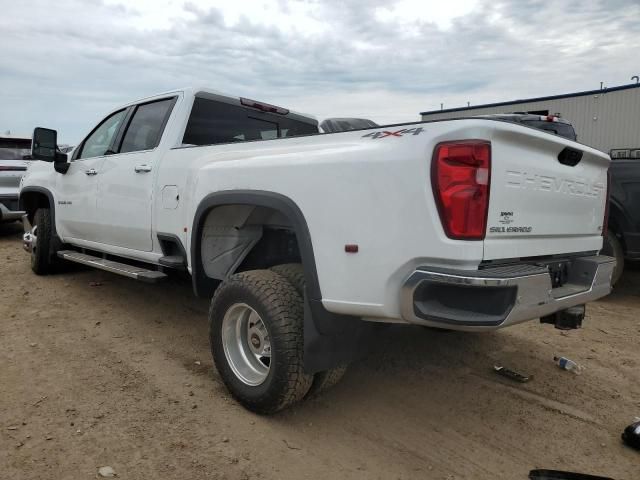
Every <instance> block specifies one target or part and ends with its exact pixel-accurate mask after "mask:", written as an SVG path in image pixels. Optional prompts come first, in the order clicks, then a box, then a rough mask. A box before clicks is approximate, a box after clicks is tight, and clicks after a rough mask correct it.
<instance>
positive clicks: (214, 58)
mask: <svg viewBox="0 0 640 480" xmlns="http://www.w3.org/2000/svg"><path fill="white" fill-rule="evenodd" d="M2 8H3V14H2V16H0V30H1V31H2V32H3V41H2V42H0V59H1V61H0V130H1V131H4V130H7V129H9V130H12V131H13V132H16V133H18V132H25V133H28V132H29V131H31V129H32V128H33V127H34V126H36V125H46V126H52V127H55V128H57V129H58V130H59V131H60V133H61V137H62V139H63V140H64V141H66V142H71V143H76V142H78V141H79V140H80V139H81V138H82V136H83V135H84V133H86V131H87V130H89V129H90V128H91V127H92V126H93V125H94V124H95V122H97V121H98V120H99V119H100V118H101V117H102V116H103V115H104V114H105V113H106V112H107V111H109V110H111V109H112V108H114V107H115V106H117V105H118V104H121V103H125V102H128V101H130V100H133V99H136V98H139V97H143V96H146V95H150V94H154V93H158V92H161V91H164V90H170V89H172V88H176V87H180V86H185V85H191V84H197V85H208V86H211V87H212V88H215V89H217V90H220V91H224V92H228V93H230V94H234V95H239V96H240V95H241V96H247V97H250V98H259V99H262V100H264V101H267V102H270V103H275V104H282V105H284V106H286V107H289V108H292V109H295V110H298V111H303V112H309V113H313V114H315V115H316V116H318V117H319V118H325V117H328V116H365V117H369V118H372V119H374V120H376V121H378V122H382V123H391V122H399V121H412V120H416V119H418V112H420V111H423V110H430V109H436V108H439V106H440V103H441V102H442V103H444V104H445V107H453V106H460V105H466V102H467V101H470V102H472V103H474V104H478V103H484V102H488V101H501V100H510V99H515V98H523V97H528V96H536V95H549V94H556V93H566V92H570V91H577V90H583V89H592V88H597V87H598V86H599V82H600V81H604V82H605V83H606V84H607V85H614V84H622V83H627V82H628V81H629V79H630V77H631V76H632V75H636V74H639V73H640V72H639V71H637V68H638V67H637V62H635V59H636V57H637V48H638V45H637V41H635V40H634V38H636V37H637V34H638V32H639V31H640V22H639V21H638V20H640V5H639V4H638V3H637V1H634V0H629V1H623V0H613V1H611V0H610V1H587V0H585V1H574V0H566V1H563V2H549V1H548V0H547V1H538V0H523V1H512V2H507V1H495V0H493V1H489V0H449V1H448V2H446V3H444V2H420V1H417V0H399V1H396V2H393V1H391V2H390V1H388V0H385V1H382V0H371V1H369V0H350V1H349V0H343V1H337V0H336V1H329V0H325V1H286V0H278V1H273V0H272V1H268V2H267V1H261V0H256V1H252V2H243V1H237V2H228V1H226V0H225V1H224V2H223V1H220V0H191V1H187V2H181V1H176V0H169V1H167V2H158V1H154V0H135V1H126V2H125V1H124V0H106V1H104V2H101V1H98V0H91V1H89V2H87V1H82V0H59V1H58V2H56V5H55V7H52V6H51V4H50V2H45V1H44V0H41V1H23V2H18V1H13V2H10V1H9V0H4V1H3V5H2ZM634 62H635V63H634ZM634 68H636V70H633V69H634Z"/></svg>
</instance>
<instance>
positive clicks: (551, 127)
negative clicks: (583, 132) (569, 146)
mask: <svg viewBox="0 0 640 480" xmlns="http://www.w3.org/2000/svg"><path fill="white" fill-rule="evenodd" d="M522 123H523V124H524V125H527V126H529V127H533V128H538V129H540V130H545V131H547V132H550V133H553V134H555V135H559V136H561V137H564V138H568V139H569V140H576V138H577V137H576V131H575V130H574V129H573V126H572V125H568V124H566V123H560V122H544V121H542V120H525V121H523V122H522Z"/></svg>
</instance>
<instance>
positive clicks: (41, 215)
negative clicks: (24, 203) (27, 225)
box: [29, 208, 55, 275]
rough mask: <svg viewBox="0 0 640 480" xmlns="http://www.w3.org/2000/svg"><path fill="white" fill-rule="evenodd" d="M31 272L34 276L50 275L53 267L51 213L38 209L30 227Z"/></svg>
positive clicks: (45, 209) (44, 209)
mask: <svg viewBox="0 0 640 480" xmlns="http://www.w3.org/2000/svg"><path fill="white" fill-rule="evenodd" d="M29 233H30V234H31V270H33V272H34V273H35V274H36V275H46V274H48V273H51V271H52V270H53V268H54V265H55V263H54V262H55V259H54V258H53V256H52V255H54V254H55V252H52V251H51V250H52V242H53V223H52V219H51V211H50V210H49V209H48V208H39V209H38V210H36V213H35V214H34V216H33V225H32V226H31V231H30V232H29Z"/></svg>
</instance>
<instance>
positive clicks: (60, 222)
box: [55, 109, 127, 241]
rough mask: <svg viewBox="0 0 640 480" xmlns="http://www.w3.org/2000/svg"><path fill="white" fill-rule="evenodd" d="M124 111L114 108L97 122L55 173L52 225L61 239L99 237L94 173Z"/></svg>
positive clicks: (110, 148) (109, 147) (111, 145)
mask: <svg viewBox="0 0 640 480" xmlns="http://www.w3.org/2000/svg"><path fill="white" fill-rule="evenodd" d="M126 114H127V109H122V110H118V111H117V112H115V113H112V114H110V115H109V116H108V117H107V118H105V119H104V120H103V121H102V122H100V123H99V124H98V125H97V126H96V127H95V128H94V129H93V130H92V131H91V133H90V134H89V135H88V136H87V137H86V138H85V139H84V140H83V141H82V142H81V143H80V145H79V146H78V148H76V150H75V151H74V153H73V157H72V161H71V163H70V164H69V170H68V171H67V173H66V174H64V175H56V183H55V193H56V195H55V196H56V203H57V204H56V205H55V209H56V228H57V230H58V232H59V234H60V235H61V236H62V237H63V238H65V239H67V238H75V239H80V240H89V241H99V238H100V231H99V230H100V228H99V224H98V218H97V215H96V193H97V187H98V173H99V172H100V170H101V169H102V164H103V162H104V160H105V158H106V157H107V156H108V155H109V154H110V153H112V152H113V148H114V142H115V140H116V137H117V135H118V132H119V131H120V130H121V129H122V126H123V125H124V120H125V117H126Z"/></svg>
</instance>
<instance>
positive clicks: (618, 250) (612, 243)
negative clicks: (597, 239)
mask: <svg viewBox="0 0 640 480" xmlns="http://www.w3.org/2000/svg"><path fill="white" fill-rule="evenodd" d="M602 253H603V254H604V255H609V256H610V257H613V258H615V259H616V266H615V267H614V269H613V275H612V276H611V286H614V285H615V284H616V283H618V281H619V280H620V277H622V272H623V271H624V249H623V248H622V243H621V242H620V239H619V238H618V237H617V236H616V234H615V233H613V232H612V231H611V230H609V231H608V232H607V236H606V237H605V239H604V245H603V246H602Z"/></svg>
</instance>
